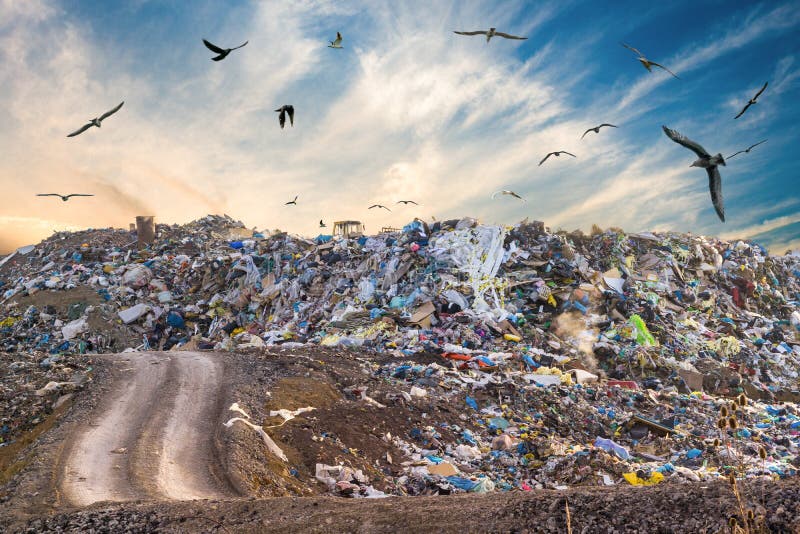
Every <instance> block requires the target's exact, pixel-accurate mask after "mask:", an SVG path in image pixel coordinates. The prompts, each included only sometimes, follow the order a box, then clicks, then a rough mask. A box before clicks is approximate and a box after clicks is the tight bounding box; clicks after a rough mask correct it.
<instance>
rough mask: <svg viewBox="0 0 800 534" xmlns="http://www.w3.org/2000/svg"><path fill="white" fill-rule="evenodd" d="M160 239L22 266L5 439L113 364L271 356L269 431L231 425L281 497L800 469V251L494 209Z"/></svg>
mask: <svg viewBox="0 0 800 534" xmlns="http://www.w3.org/2000/svg"><path fill="white" fill-rule="evenodd" d="M136 241H137V240H136V236H135V234H132V233H130V232H127V231H122V230H114V229H103V230H91V231H86V232H80V233H76V234H71V233H60V234H55V235H54V236H52V237H51V238H49V239H47V240H45V241H43V242H42V243H40V244H39V245H37V246H35V247H33V248H32V249H31V248H30V247H29V248H28V249H26V250H21V251H18V252H17V253H15V254H13V255H11V256H9V257H6V258H4V259H3V260H0V291H3V293H2V300H1V301H0V335H1V336H2V337H1V338H0V346H2V349H3V350H4V351H5V354H4V355H3V358H4V362H5V365H4V367H5V368H7V369H9V371H10V372H9V373H6V374H5V375H4V377H3V378H2V380H0V384H2V387H3V390H2V395H3V396H2V403H3V404H2V406H1V407H2V411H3V421H2V425H3V426H2V434H0V439H2V440H3V441H2V445H13V444H14V443H15V442H16V441H17V440H19V439H20V436H21V435H22V431H23V430H28V429H34V428H36V427H37V424H38V423H39V422H41V420H42V418H43V417H46V416H47V414H48V413H49V411H52V407H53V406H54V405H55V404H57V403H58V401H59V400H61V399H62V398H63V396H64V395H65V394H68V393H70V392H72V391H77V390H79V389H80V388H81V387H82V386H81V384H82V379H81V377H83V376H84V375H85V374H86V373H90V372H91V368H88V369H87V368H86V363H85V362H86V361H87V360H88V358H89V357H90V356H89V355H90V354H92V353H118V352H123V351H144V350H167V351H168V350H214V351H223V352H226V351H227V352H230V353H231V358H236V357H241V353H243V352H244V353H248V354H249V356H250V357H251V358H255V359H256V360H257V363H255V364H253V363H250V364H249V365H250V366H251V368H252V373H251V374H252V375H253V376H254V377H260V380H261V381H262V382H263V384H264V385H265V386H268V389H267V392H268V393H269V394H270V396H269V398H264V395H265V394H266V393H265V392H264V390H263V389H261V390H258V393H255V392H253V391H254V390H252V388H251V390H252V391H251V393H250V394H249V395H246V394H245V393H246V392H243V395H244V397H243V399H242V408H243V409H245V410H249V411H251V412H252V413H250V414H248V416H252V419H251V421H254V422H255V423H256V424H255V426H256V427H257V428H260V429H261V432H262V433H264V435H266V436H267V437H266V438H265V439H263V443H262V442H261V441H259V440H257V439H255V438H254V437H253V436H254V435H255V434H253V432H252V431H251V429H248V428H246V426H239V425H236V426H233V427H232V428H233V429H232V430H231V433H232V435H234V436H237V439H238V440H239V441H241V442H242V443H244V442H245V441H247V440H248V439H249V440H250V441H249V443H253V444H255V445H242V447H243V448H242V449H241V451H244V452H241V454H242V462H243V463H244V464H246V465H247V469H244V470H243V471H242V474H241V477H242V485H244V486H247V487H248V491H249V492H251V493H252V494H254V495H259V496H265V497H266V496H277V495H308V494H310V493H319V492H321V491H322V492H330V493H332V494H335V495H342V496H348V497H382V496H384V495H434V494H436V495H442V494H455V493H464V492H474V493H482V492H496V491H510V490H519V491H533V490H536V489H560V490H561V489H566V488H570V487H575V486H604V487H606V486H607V487H609V488H610V487H612V486H617V485H634V486H647V485H656V484H664V483H666V484H670V483H672V484H682V483H690V482H699V481H703V482H708V481H711V480H716V479H723V478H724V479H728V478H730V477H732V478H733V479H734V480H742V479H745V478H750V479H763V480H777V479H790V478H792V477H794V476H796V474H797V469H798V467H800V455H798V445H800V411H798V407H797V404H796V403H797V402H798V400H799V399H800V393H798V383H799V381H798V376H799V375H798V371H799V370H800V331H799V329H800V311H798V310H799V308H798V302H800V257H798V256H797V255H784V256H770V255H769V254H768V253H767V251H766V250H765V249H764V248H763V247H760V246H759V245H757V244H754V243H747V242H743V241H737V242H725V241H720V240H718V239H713V238H708V237H703V236H693V235H685V234H675V233H639V234H624V233H623V232H621V231H617V230H607V231H605V232H603V231H599V230H597V231H595V232H593V234H592V235H584V234H582V233H580V232H573V233H565V232H551V231H549V230H548V229H547V228H546V227H545V226H544V225H543V224H542V223H540V222H527V221H523V222H522V223H520V224H518V225H515V226H513V227H499V226H485V225H480V224H478V223H477V221H475V220H474V219H469V218H465V219H460V220H451V221H444V222H432V223H426V222H424V221H420V220H414V221H412V222H411V223H410V224H408V225H407V226H405V227H404V228H403V229H402V231H398V232H393V233H386V234H381V235H377V236H360V237H352V238H343V237H341V236H328V235H321V236H319V237H317V238H316V239H305V238H302V237H298V236H293V235H289V234H287V233H284V232H279V231H275V232H258V231H255V230H248V229H247V228H246V227H245V226H244V225H243V224H241V223H240V222H237V221H234V220H233V219H231V218H229V217H227V216H225V217H219V216H208V217H204V218H202V219H199V220H197V221H194V222H192V223H190V224H187V225H183V226H166V225H159V226H158V227H157V235H156V241H155V242H154V243H152V244H151V245H150V246H148V247H146V248H144V249H141V250H138V249H137V248H136ZM276 358H277V361H278V362H279V364H280V365H278V364H276V363H275V362H276ZM287 358H289V359H288V360H287ZM342 366H344V367H342ZM287 369H291V370H292V372H288V371H287ZM73 375H74V376H75V377H77V378H76V379H75V380H70V376H73ZM276 377H280V380H278V379H277V378H276ZM253 379H254V380H255V378H253ZM25 399H28V400H29V401H30V402H26V400H25ZM61 402H62V403H63V401H61ZM307 408H309V409H307ZM310 408H313V410H312V409H310ZM281 410H282V411H281ZM273 412H275V413H273ZM236 415H237V414H236V413H233V412H232V413H231V417H235V416H236ZM264 429H266V431H264ZM246 432H250V434H246ZM269 442H271V444H270V443H269ZM259 443H261V444H260V445H259ZM256 446H257V450H256V449H254V450H250V451H249V452H248V451H247V450H246V448H247V447H251V448H253V447H256ZM265 446H266V448H265ZM273 447H274V448H273ZM2 450H3V447H0V452H2ZM281 454H283V457H281ZM254 455H255V456H258V457H261V458H263V460H264V461H263V462H252V465H250V464H248V463H247V461H246V458H252V457H254ZM0 459H1V457H0ZM734 515H736V512H735V511H734ZM741 515H742V514H739V516H741ZM723 519H724V518H723ZM739 521H743V519H742V517H739Z"/></svg>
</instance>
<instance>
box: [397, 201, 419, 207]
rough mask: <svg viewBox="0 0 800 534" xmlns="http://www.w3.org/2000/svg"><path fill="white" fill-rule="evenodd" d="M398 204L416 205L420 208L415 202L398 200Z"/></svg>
mask: <svg viewBox="0 0 800 534" xmlns="http://www.w3.org/2000/svg"><path fill="white" fill-rule="evenodd" d="M397 203H398V204H405V205H408V204H414V205H415V206H419V204H417V203H416V202H414V201H413V200H398V201H397Z"/></svg>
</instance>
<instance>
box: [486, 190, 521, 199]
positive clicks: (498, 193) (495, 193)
mask: <svg viewBox="0 0 800 534" xmlns="http://www.w3.org/2000/svg"><path fill="white" fill-rule="evenodd" d="M497 195H511V196H512V197H514V198H518V199H520V200H521V201H523V202H527V200H525V199H524V198H522V197H521V196H519V195H518V194H516V193H515V192H513V191H509V190H508V189H503V190H502V191H495V192H494V193H492V199H494V198H495V197H496V196H497Z"/></svg>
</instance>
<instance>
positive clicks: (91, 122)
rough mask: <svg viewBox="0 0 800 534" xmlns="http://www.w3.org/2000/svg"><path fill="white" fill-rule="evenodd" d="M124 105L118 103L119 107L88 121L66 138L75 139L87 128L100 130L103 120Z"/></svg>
mask: <svg viewBox="0 0 800 534" xmlns="http://www.w3.org/2000/svg"><path fill="white" fill-rule="evenodd" d="M124 103H125V101H124V100H123V101H122V102H120V103H119V106H117V107H115V108H114V109H112V110H111V111H106V112H105V113H103V114H102V115H100V116H99V117H96V118H94V119H90V120H89V122H87V123H86V124H84V125H83V126H81V127H80V128H79V129H77V130H75V131H74V132H72V133H71V134H69V135H67V137H75V136H76V135H80V134H82V133H83V132H85V131H86V130H88V129H89V128H91V127H92V126H97V127H98V128H100V123H101V122H103V121H104V120H105V119H107V118H109V117H110V116H111V115H113V114H114V113H116V112H117V111H119V108H121V107H122V104H124Z"/></svg>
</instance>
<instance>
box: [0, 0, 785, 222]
mask: <svg viewBox="0 0 800 534" xmlns="http://www.w3.org/2000/svg"><path fill="white" fill-rule="evenodd" d="M0 1H2V3H0V61H2V64H3V65H4V69H3V70H2V71H0V86H1V87H3V90H2V91H0V117H2V118H5V116H6V115H7V118H8V120H7V121H3V122H2V123H1V124H0V141H2V142H4V144H5V145H6V146H7V147H10V148H11V150H9V152H10V154H9V156H8V157H7V158H5V159H4V160H3V161H0V177H2V179H3V181H4V183H5V184H7V191H6V194H5V195H4V197H5V198H4V201H3V210H4V212H5V213H7V214H8V215H9V216H11V217H26V218H30V219H37V218H39V219H41V220H42V221H49V220H50V219H54V220H59V221H61V220H63V221H64V223H63V224H70V225H75V226H81V225H83V226H108V225H111V224H113V225H117V226H123V227H125V226H127V222H128V221H129V220H132V218H133V216H135V215H137V214H143V212H147V213H146V214H153V215H156V217H157V219H158V220H160V221H164V222H176V221H186V220H188V219H191V218H194V217H199V216H202V215H204V214H206V213H209V212H217V213H219V212H228V213H229V214H231V215H233V216H235V217H236V218H241V219H243V220H244V221H245V222H246V223H247V224H248V225H249V226H253V225H257V226H259V227H262V228H264V227H268V228H275V227H282V228H286V229H289V230H291V231H295V232H300V233H306V234H312V235H313V234H316V233H317V231H318V230H317V222H318V221H319V219H320V218H324V219H325V220H326V221H333V220H336V219H345V218H347V219H351V218H356V219H362V220H363V221H364V222H365V223H366V224H367V225H368V228H369V229H371V230H375V229H378V228H380V227H381V226H386V225H391V226H401V225H402V224H404V223H407V222H408V221H409V220H410V219H412V218H413V217H414V216H423V217H430V216H432V215H435V216H436V217H437V218H447V217H455V216H462V215H477V216H480V217H482V218H484V219H485V220H487V221H488V222H514V221H516V220H519V219H521V218H523V217H526V216H530V217H532V218H537V219H542V220H545V221H546V222H548V224H550V225H551V226H557V225H564V226H568V227H575V226H582V227H584V228H586V227H588V225H589V224H591V223H592V222H597V223H599V224H601V225H604V226H608V225H615V226H623V227H625V228H629V229H632V230H640V229H645V228H651V229H652V228H662V227H667V226H670V225H674V226H677V227H679V228H680V227H682V228H683V229H694V228H696V225H697V224H698V221H700V222H701V223H703V224H707V225H708V224H709V223H708V221H713V218H714V217H715V215H714V214H713V209H712V208H711V206H710V200H709V198H708V191H707V189H706V186H705V185H704V184H705V177H704V173H702V171H699V170H697V169H688V163H689V162H690V160H691V157H690V155H689V154H688V153H686V152H685V151H684V150H683V149H681V148H680V147H677V146H676V145H673V144H671V143H670V142H669V141H668V140H666V141H665V140H664V139H662V138H663V135H662V134H661V133H660V132H658V131H657V130H656V129H655V128H657V127H654V134H653V139H655V138H658V139H659V141H660V142H659V143H657V144H655V145H653V146H652V147H650V148H644V149H643V148H642V147H643V146H645V147H646V146H647V143H648V142H650V141H651V139H634V137H633V136H634V135H635V134H634V133H631V131H630V130H629V129H627V127H628V124H626V123H627V122H632V121H633V119H634V118H636V117H639V116H641V114H642V113H644V112H645V111H647V110H649V109H652V108H653V107H656V106H658V105H659V103H660V102H661V101H662V100H661V99H663V98H666V97H662V96H658V95H651V96H650V97H649V98H648V99H647V100H646V101H645V100H644V99H643V98H642V97H643V96H644V95H645V94H649V93H651V92H652V91H654V90H655V89H656V88H657V87H658V85H660V84H661V83H663V82H664V81H665V80H661V79H660V78H659V77H658V75H657V74H654V75H648V74H647V73H645V72H643V75H642V79H641V80H640V81H639V82H637V83H636V84H634V86H633V88H632V89H630V90H628V89H626V88H625V87H624V86H623V85H621V84H620V85H616V86H614V88H613V89H612V90H610V91H608V92H607V94H605V95H602V96H601V97H600V98H598V99H597V100H596V101H594V102H591V103H590V104H589V105H587V106H581V107H578V106H577V105H576V103H575V102H576V99H577V97H578V96H579V95H581V94H582V93H581V91H582V90H583V89H582V87H581V83H582V82H583V81H584V80H586V79H587V78H588V77H589V76H591V75H592V74H593V73H594V72H595V70H594V69H596V68H600V67H597V66H595V65H594V62H593V54H594V52H593V50H592V49H593V47H594V45H595V44H596V43H597V42H598V41H599V39H600V38H601V37H602V32H598V33H597V34H596V35H595V34H593V35H586V36H584V37H581V38H580V40H577V41H575V40H573V41H571V42H569V43H568V44H566V45H565V44H564V43H563V42H562V41H561V40H559V41H558V42H556V41H550V42H548V41H546V40H545V39H543V38H542V37H541V35H540V33H541V32H540V30H541V28H543V26H544V25H545V24H547V23H549V22H550V21H551V20H552V19H553V18H554V17H557V16H558V15H559V14H560V13H562V10H564V9H565V7H564V6H563V5H559V4H556V3H552V4H544V5H542V6H539V7H538V8H537V10H536V12H535V13H536V14H535V16H533V17H530V18H528V17H525V18H523V17H520V16H519V15H520V9H521V8H522V7H524V5H523V4H513V3H508V4H503V5H502V6H500V8H497V7H496V6H492V5H489V4H486V3H472V2H455V1H453V2H446V3H445V2H421V3H418V4H414V5H411V4H408V3H394V2H383V3H380V4H378V5H375V4H373V3H367V2H363V3H360V4H349V5H347V6H343V5H342V4H341V3H339V2H327V1H311V0H308V1H303V2H293V3H286V2H269V3H254V4H252V5H250V6H248V7H246V8H245V7H241V8H240V9H239V10H238V11H235V13H234V14H231V15H229V16H228V18H223V19H221V20H220V21H219V23H218V24H217V25H216V26H213V27H202V28H196V29H193V30H192V33H191V35H190V37H191V42H187V44H186V46H185V47H163V50H161V51H160V55H159V56H158V57H153V58H152V60H151V61H149V62H148V65H149V66H150V67H151V68H152V70H142V69H143V68H144V67H143V66H142V63H141V58H140V57H139V55H140V54H143V53H145V52H146V51H145V50H131V49H126V48H124V47H122V46H120V45H119V44H117V43H115V42H113V41H111V42H109V41H106V40H104V39H107V37H100V36H98V34H96V33H95V32H93V31H92V28H91V26H90V25H89V24H90V23H89V22H87V21H85V20H79V19H76V18H74V17H71V16H70V13H68V12H61V11H60V10H58V9H57V8H55V7H52V6H51V5H49V4H43V3H33V2H19V3H18V2H9V1H7V0H0ZM20 5H25V6H26V7H20ZM9 18H13V19H14V21H15V23H14V24H13V26H10V25H3V22H2V21H4V20H9ZM354 19H357V21H358V23H357V24H356V23H352V24H346V23H348V22H352V21H353V20H354ZM487 21H491V23H487ZM792 21H793V22H792ZM791 24H795V25H796V24H797V15H794V14H792V13H791V12H790V10H788V11H787V10H786V9H785V8H777V9H773V10H772V11H770V12H768V13H765V14H762V13H757V14H756V16H754V18H753V19H752V20H749V21H747V23H746V24H745V23H742V24H740V25H739V26H738V27H737V28H735V29H733V30H730V32H729V33H728V34H725V35H722V36H721V37H720V39H718V40H716V41H713V42H709V43H708V44H706V45H704V46H703V47H702V48H701V49H700V50H694V51H689V50H690V47H688V46H687V48H686V50H687V51H686V52H683V53H682V54H679V55H678V56H676V57H675V58H673V61H674V62H675V64H674V65H673V64H671V63H669V62H666V63H667V64H668V65H670V66H671V67H673V66H674V67H675V68H676V69H680V68H681V67H684V68H685V70H690V69H700V68H703V66H704V65H707V64H710V63H712V62H713V61H715V60H716V59H718V58H719V57H721V55H722V54H724V53H726V52H727V51H730V50H734V49H735V48H737V47H741V46H744V45H745V44H747V43H748V42H751V41H753V40H755V39H758V38H760V37H762V36H763V35H765V34H767V33H768V32H770V31H781V30H783V29H785V28H787V27H790V25H791ZM488 25H493V26H496V27H497V28H499V29H501V30H505V31H509V32H512V33H522V34H525V35H528V36H529V37H530V38H531V39H530V40H529V41H527V42H524V43H522V42H516V41H507V40H503V39H493V40H492V42H491V43H489V44H487V43H486V42H485V39H483V38H481V37H474V38H469V37H462V36H457V35H455V34H453V33H452V31H453V30H455V29H479V28H483V27H485V26H488ZM342 26H344V27H342ZM337 29H341V30H342V33H343V34H344V45H345V48H344V49H343V50H331V49H329V48H327V47H326V45H327V40H328V39H332V38H333V35H334V34H335V31H336V30H337ZM200 32H203V33H202V35H201V34H200ZM206 32H208V33H206ZM201 37H206V38H209V39H210V40H211V41H212V42H216V43H218V44H221V45H225V46H233V45H236V44H239V43H240V42H242V41H243V40H249V44H248V45H247V46H246V47H245V48H243V49H241V50H237V51H236V52H234V53H233V54H231V55H230V56H229V57H228V58H227V59H225V60H224V61H222V62H219V63H215V62H212V61H210V60H209V57H210V53H209V52H208V51H207V50H206V49H205V48H204V47H203V46H202V43H201V42H200V38H201ZM53 42H57V43H59V46H58V47H53V46H52V43H53ZM534 43H535V45H534ZM520 47H528V48H526V50H528V49H531V47H532V48H533V49H535V53H533V55H532V56H531V57H528V58H527V59H525V60H520V59H519V58H518V55H517V54H516V51H518V50H519V49H520ZM634 61H635V60H634ZM792 61H793V59H791V60H790V59H787V58H785V59H784V61H782V62H780V63H779V66H778V72H784V71H785V73H784V75H783V79H784V80H788V81H785V82H783V83H784V84H791V83H792V80H794V79H795V78H796V73H795V74H793V71H792V70H791V67H792V65H793V63H792ZM163 65H177V67H175V68H171V69H166V68H164V67H163ZM782 68H783V69H784V70H781V69H782ZM793 76H794V77H793ZM776 79H777V78H776ZM120 100H125V102H126V104H125V106H124V107H123V109H122V110H121V111H120V112H119V113H118V114H116V115H114V116H113V117H111V118H110V119H108V121H107V122H105V123H104V124H103V127H102V129H101V130H97V129H91V130H89V131H87V132H86V133H85V134H83V135H81V136H79V137H76V138H73V139H67V138H66V137H65V135H66V133H68V132H69V131H71V130H72V129H73V128H75V127H77V126H79V125H80V124H82V123H83V122H84V121H85V120H87V119H88V118H90V117H93V116H95V115H96V114H97V113H100V112H102V111H104V110H105V109H108V108H110V107H111V106H113V105H115V104H116V103H117V102H118V101H120ZM618 102H622V104H620V105H619V106H618V105H617V103H618ZM634 102H635V103H636V106H635V109H633V108H634V106H632V105H631V104H633V103H634ZM285 103H291V104H293V105H294V106H295V108H296V120H295V126H294V127H289V126H287V127H286V128H285V129H284V130H281V129H280V128H279V127H278V124H277V114H276V113H275V112H274V111H273V110H274V109H275V108H276V107H279V106H280V105H282V104H285ZM4 114H5V115H4ZM598 119H600V120H598ZM605 121H608V122H614V123H618V124H620V129H619V130H611V129H606V130H602V131H601V133H600V134H599V135H595V134H589V135H588V136H587V137H586V139H584V140H581V139H580V135H581V133H583V131H584V130H585V129H586V128H588V127H590V126H594V125H595V124H597V123H598V122H605ZM686 125H691V126H692V131H693V132H695V131H697V130H695V128H694V127H695V126H697V125H700V126H702V128H703V129H701V130H700V131H699V135H702V134H704V133H705V132H706V130H707V129H711V128H713V126H712V125H707V124H704V122H703V119H702V117H697V118H693V119H690V120H689V121H686V122H684V123H683V124H681V125H680V126H686ZM693 135H694V133H693ZM659 136H660V137H659ZM720 142H721V143H723V144H724V142H727V141H725V140H722V141H720ZM552 150H569V151H570V152H574V153H576V154H577V155H578V158H577V159H576V160H573V159H572V158H567V157H563V158H559V159H554V158H551V159H550V160H548V161H547V162H546V163H545V164H544V165H542V166H539V165H538V162H539V160H540V159H541V158H542V157H543V156H544V154H546V153H547V152H550V151H552ZM742 168H746V167H745V166H744V165H742ZM726 172H728V171H726ZM725 179H726V188H727V187H728V181H727V180H728V178H727V174H726V175H725ZM734 183H735V182H734ZM45 189H47V192H50V191H51V190H52V191H58V192H61V191H64V192H71V190H78V189H80V190H81V191H83V190H84V189H85V190H86V191H90V192H95V193H96V194H97V195H98V196H97V197H95V198H94V199H88V200H87V201H86V202H84V203H81V204H78V203H72V202H70V203H65V204H63V205H62V203H58V205H54V204H53V203H46V202H43V201H42V200H41V199H37V198H36V197H34V196H33V194H34V193H35V192H39V191H40V190H42V191H43V190H45ZM497 189H513V190H516V191H518V192H519V193H520V194H523V195H524V196H525V197H526V198H528V200H529V202H528V203H527V204H523V203H519V202H516V201H515V202H508V201H509V200H513V199H508V198H503V199H497V200H496V201H490V200H489V195H490V194H491V193H492V191H495V190H497ZM727 191H728V189H726V193H727ZM295 195H299V197H300V198H299V201H298V205H297V206H296V207H285V206H284V205H283V203H284V202H286V201H287V200H289V199H291V198H293V197H294V196H295ZM401 198H411V199H413V200H416V201H418V202H420V204H421V206H419V207H414V206H407V207H403V206H398V205H396V204H395V202H396V201H397V200H400V199H401ZM372 203H382V204H385V205H388V206H389V207H391V208H392V210H393V211H392V212H391V213H386V212H384V211H383V210H381V212H377V211H376V210H369V211H368V210H366V207H367V206H368V205H369V204H372ZM0 223H2V221H1V220H0ZM8 224H10V223H7V224H6V225H5V226H0V232H5V231H7V229H8V228H9V226H8ZM43 224H45V226H47V225H48V224H49V222H47V223H43ZM60 224H61V223H60ZM707 227H708V226H707ZM710 228H712V229H714V230H715V231H716V230H717V229H718V228H719V227H717V226H711V227H710Z"/></svg>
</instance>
